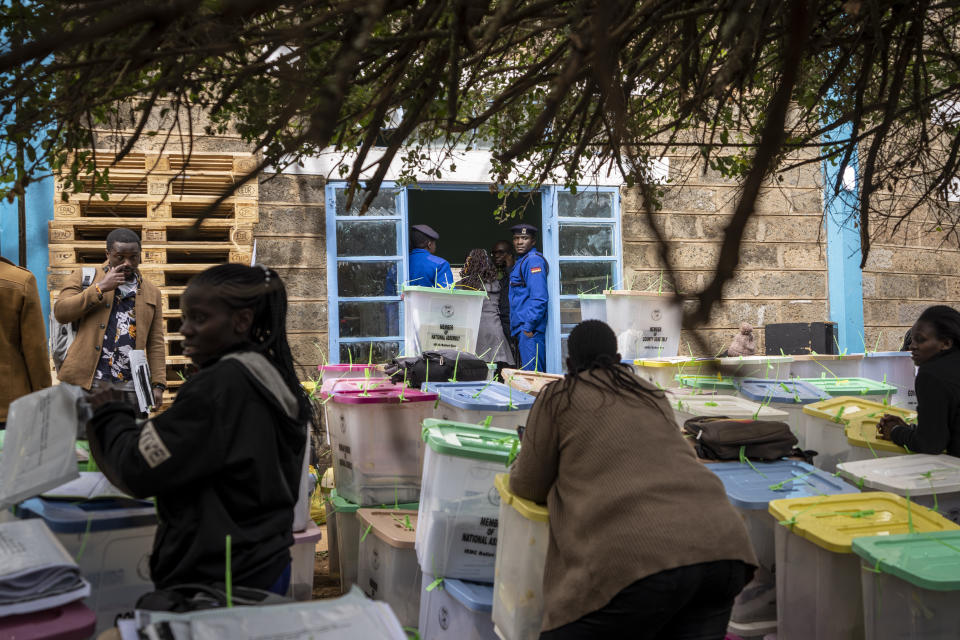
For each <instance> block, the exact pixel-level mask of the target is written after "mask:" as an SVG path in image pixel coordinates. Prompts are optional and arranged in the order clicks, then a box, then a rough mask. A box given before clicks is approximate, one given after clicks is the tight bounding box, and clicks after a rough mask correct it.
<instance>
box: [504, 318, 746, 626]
mask: <svg viewBox="0 0 960 640" xmlns="http://www.w3.org/2000/svg"><path fill="white" fill-rule="evenodd" d="M567 347H568V352H569V357H568V358H567V375H566V376H565V377H564V378H563V379H562V380H558V381H556V382H553V383H551V384H549V385H547V386H546V387H544V389H543V391H541V392H540V395H539V396H537V401H536V402H535V403H534V405H533V408H532V409H531V410H530V417H529V418H528V419H527V424H526V430H525V431H524V434H523V446H522V447H521V448H520V454H519V456H518V457H517V460H516V462H515V463H514V465H513V469H512V471H511V473H510V488H511V490H512V491H513V492H514V493H516V494H517V495H519V496H520V497H522V498H527V499H530V500H533V501H535V502H539V503H546V504H547V509H548V511H549V514H550V540H549V542H548V546H547V562H546V569H545V571H544V576H543V593H544V616H543V624H542V627H541V628H542V633H541V635H540V637H541V638H542V639H548V640H559V639H563V640H567V639H571V638H576V639H580V638H583V639H586V638H604V639H605V640H606V639H611V640H612V639H615V638H625V639H626V638H629V639H630V640H635V639H647V638H650V639H653V638H664V639H667V638H669V639H671V640H673V639H678V638H684V639H688V640H692V639H703V640H716V639H720V638H723V637H724V635H725V632H726V628H727V623H728V621H729V618H730V612H731V609H732V606H733V600H734V598H735V597H736V596H737V594H738V593H739V592H740V590H741V589H742V588H743V587H744V585H746V584H747V582H749V581H750V579H751V577H752V576H753V571H754V568H755V566H756V564H757V561H756V558H755V557H754V554H753V549H752V547H751V545H750V539H749V538H748V537H747V531H746V528H745V527H744V524H743V521H742V520H741V518H740V516H739V515H737V513H736V511H735V510H734V508H733V507H732V506H731V504H730V503H729V502H728V501H727V496H726V492H725V491H724V488H723V484H722V483H721V482H720V479H719V478H718V477H717V476H715V475H714V474H713V473H712V472H710V471H709V470H708V469H707V468H706V467H704V466H703V465H702V464H700V462H698V461H697V459H696V457H695V455H694V452H693V449H692V448H691V447H690V446H689V445H688V444H687V443H686V442H685V441H684V439H683V436H682V435H681V434H680V430H679V428H678V427H677V423H676V422H675V420H674V417H673V410H672V409H671V407H670V404H669V403H668V402H667V400H666V398H665V396H664V393H663V392H662V391H660V390H658V389H656V388H655V387H653V386H652V385H650V384H649V383H647V382H646V381H644V380H641V379H640V378H639V377H638V376H636V375H634V373H633V372H632V370H631V369H630V368H629V367H627V366H625V365H622V364H620V355H619V354H618V353H617V337H616V335H614V333H613V330H612V329H610V327H608V326H607V325H606V324H604V323H603V322H600V321H599V320H586V321H584V322H581V323H580V324H579V325H577V326H576V327H575V328H574V329H573V331H571V332H570V337H569V340H568V342H567Z"/></svg>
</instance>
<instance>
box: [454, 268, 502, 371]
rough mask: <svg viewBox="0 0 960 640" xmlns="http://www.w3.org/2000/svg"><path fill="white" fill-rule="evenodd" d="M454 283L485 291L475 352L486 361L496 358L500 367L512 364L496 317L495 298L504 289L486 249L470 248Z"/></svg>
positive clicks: (498, 315) (498, 314)
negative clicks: (485, 295)
mask: <svg viewBox="0 0 960 640" xmlns="http://www.w3.org/2000/svg"><path fill="white" fill-rule="evenodd" d="M454 287H455V288H457V289H470V290H472V291H486V292H487V297H486V299H484V301H483V308H482V309H481V310H480V325H479V329H478V330H477V355H478V356H480V357H481V358H482V359H484V360H486V361H487V362H496V363H497V364H499V365H500V369H503V368H504V367H513V366H515V365H516V360H515V359H514V357H513V350H512V348H511V342H510V340H509V339H508V337H507V336H506V334H504V333H503V323H502V322H501V321H500V302H499V300H500V296H505V295H507V292H506V291H503V290H502V289H501V288H500V280H498V279H497V268H496V267H495V266H494V264H493V261H492V260H491V259H490V256H489V255H488V254H487V252H486V251H484V250H483V249H473V250H471V251H470V253H468V254H467V259H466V260H464V262H463V269H461V270H460V279H459V280H457V282H456V284H455V285H454Z"/></svg>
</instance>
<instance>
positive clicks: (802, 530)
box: [769, 492, 957, 640]
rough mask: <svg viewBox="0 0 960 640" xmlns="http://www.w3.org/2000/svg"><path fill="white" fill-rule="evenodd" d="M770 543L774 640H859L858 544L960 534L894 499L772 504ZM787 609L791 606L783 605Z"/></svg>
mask: <svg viewBox="0 0 960 640" xmlns="http://www.w3.org/2000/svg"><path fill="white" fill-rule="evenodd" d="M769 510H770V513H771V514H772V515H773V517H774V518H775V519H776V520H777V522H779V523H780V525H779V526H777V528H776V532H775V541H774V544H775V546H776V550H775V552H776V563H777V602H778V603H783V605H784V606H779V607H778V608H777V622H778V625H777V627H778V628H777V639H778V640H798V639H802V640H834V639H835V640H849V639H850V638H862V637H864V617H863V598H862V590H861V578H860V575H861V569H860V559H859V558H858V557H857V556H855V555H854V554H853V552H852V549H851V543H852V542H853V540H854V539H855V538H860V537H869V536H889V535H895V534H903V533H911V532H914V533H925V532H933V531H949V530H955V529H957V525H955V524H954V523H952V522H950V521H949V520H947V519H946V518H944V517H943V516H941V515H939V514H937V513H934V512H933V511H930V510H929V509H926V508H924V507H921V506H920V505H917V504H911V503H908V502H907V500H905V499H904V498H902V497H900V496H898V495H894V494H892V493H873V492H868V493H857V494H839V495H832V496H812V497H809V498H786V499H783V500H774V501H772V502H771V503H770V507H769ZM787 605H788V606H787Z"/></svg>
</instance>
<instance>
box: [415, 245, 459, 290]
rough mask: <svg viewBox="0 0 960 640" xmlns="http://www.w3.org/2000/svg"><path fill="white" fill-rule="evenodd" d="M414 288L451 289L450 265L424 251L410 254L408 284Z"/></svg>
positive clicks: (451, 274) (451, 275) (417, 250)
mask: <svg viewBox="0 0 960 640" xmlns="http://www.w3.org/2000/svg"><path fill="white" fill-rule="evenodd" d="M408 284H410V285H411V286H414V287H452V286H453V272H452V271H451V270H450V263H449V262H447V261H446V260H444V259H443V258H440V257H438V256H435V255H433V254H432V253H430V252H429V251H427V250H426V249H414V250H413V251H411V252H410V282H409V283H408Z"/></svg>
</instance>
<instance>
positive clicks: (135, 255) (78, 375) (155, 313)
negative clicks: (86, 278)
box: [53, 229, 166, 406]
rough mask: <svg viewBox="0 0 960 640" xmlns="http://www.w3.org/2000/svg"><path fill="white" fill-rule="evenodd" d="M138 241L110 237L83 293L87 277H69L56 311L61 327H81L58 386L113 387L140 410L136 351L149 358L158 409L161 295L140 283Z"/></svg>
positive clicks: (118, 233) (129, 235)
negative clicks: (102, 260) (132, 365)
mask: <svg viewBox="0 0 960 640" xmlns="http://www.w3.org/2000/svg"><path fill="white" fill-rule="evenodd" d="M139 266H140V238H139V237H138V236H137V234H136V233H134V232H133V231H131V230H129V229H114V230H113V231H111V232H110V233H109V234H108V235H107V261H106V262H105V263H104V264H102V265H101V266H100V268H99V270H98V272H97V273H98V276H99V278H95V280H94V283H93V284H92V285H90V286H89V287H87V288H86V289H84V288H83V287H82V284H81V282H82V276H83V272H82V270H81V269H77V270H76V271H75V272H73V273H72V274H71V275H70V279H69V280H68V282H67V286H65V287H64V288H63V290H62V291H61V292H60V298H59V299H58V300H57V303H56V305H54V308H53V314H54V316H55V317H56V318H57V321H58V322H61V323H63V324H66V323H68V322H77V324H78V326H77V337H76V339H75V340H74V342H73V344H72V345H70V350H69V351H67V356H66V358H65V359H64V361H63V366H61V367H60V374H59V377H60V380H61V381H63V382H69V383H71V384H75V385H79V386H81V387H83V388H84V389H91V390H96V389H98V388H102V387H106V386H113V387H117V388H119V389H121V390H122V391H124V392H126V393H127V394H128V400H129V401H130V402H131V404H133V405H134V406H136V395H135V391H134V386H133V377H132V375H131V370H130V356H129V353H130V351H131V350H132V349H142V350H145V351H146V352H147V362H148V363H149V364H150V377H151V383H152V385H153V397H154V404H155V405H156V406H160V403H161V401H162V398H163V390H164V389H166V385H165V384H164V382H165V379H166V365H165V363H164V349H163V308H162V303H161V300H160V290H159V289H158V288H157V287H156V286H155V285H153V284H152V283H150V282H148V281H146V280H145V279H143V277H141V275H140V271H139Z"/></svg>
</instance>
